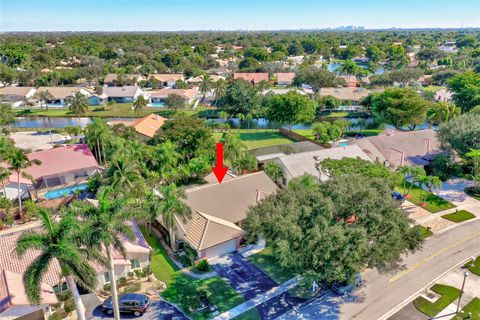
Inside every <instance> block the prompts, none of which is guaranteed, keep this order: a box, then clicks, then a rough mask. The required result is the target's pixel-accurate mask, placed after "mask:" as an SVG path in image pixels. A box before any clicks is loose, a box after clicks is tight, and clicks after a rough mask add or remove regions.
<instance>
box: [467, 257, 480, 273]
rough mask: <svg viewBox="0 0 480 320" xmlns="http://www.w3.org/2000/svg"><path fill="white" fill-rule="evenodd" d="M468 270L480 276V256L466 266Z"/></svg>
mask: <svg viewBox="0 0 480 320" xmlns="http://www.w3.org/2000/svg"><path fill="white" fill-rule="evenodd" d="M466 267H467V269H468V270H469V271H470V272H471V273H474V274H476V275H478V276H480V256H479V257H477V258H476V259H475V260H472V261H469V262H468V263H467V264H466Z"/></svg>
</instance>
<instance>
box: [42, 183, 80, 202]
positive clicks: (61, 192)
mask: <svg viewBox="0 0 480 320" xmlns="http://www.w3.org/2000/svg"><path fill="white" fill-rule="evenodd" d="M87 188H88V186H87V184H86V183H83V184H78V185H76V186H70V187H65V188H60V189H52V190H50V191H48V192H47V193H45V195H44V197H45V198H47V199H58V198H62V197H66V196H71V195H72V194H73V192H74V191H77V190H79V191H85V190H87Z"/></svg>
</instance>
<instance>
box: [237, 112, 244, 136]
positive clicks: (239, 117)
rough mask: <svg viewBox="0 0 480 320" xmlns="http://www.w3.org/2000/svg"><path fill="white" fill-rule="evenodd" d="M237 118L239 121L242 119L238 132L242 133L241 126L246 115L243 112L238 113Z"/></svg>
mask: <svg viewBox="0 0 480 320" xmlns="http://www.w3.org/2000/svg"><path fill="white" fill-rule="evenodd" d="M237 118H238V121H240V124H239V126H238V132H239V133H240V127H241V126H242V122H243V120H245V115H244V114H243V113H237Z"/></svg>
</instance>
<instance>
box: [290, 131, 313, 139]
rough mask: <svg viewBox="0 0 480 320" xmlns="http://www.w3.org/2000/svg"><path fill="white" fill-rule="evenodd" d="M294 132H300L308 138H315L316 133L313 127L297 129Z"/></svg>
mask: <svg viewBox="0 0 480 320" xmlns="http://www.w3.org/2000/svg"><path fill="white" fill-rule="evenodd" d="M293 132H295V133H298V134H299V135H302V136H304V137H306V138H309V139H312V140H315V135H314V134H313V131H312V129H295V130H293Z"/></svg>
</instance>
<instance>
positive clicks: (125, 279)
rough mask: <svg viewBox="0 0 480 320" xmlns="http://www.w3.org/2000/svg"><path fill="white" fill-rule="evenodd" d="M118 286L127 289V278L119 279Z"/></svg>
mask: <svg viewBox="0 0 480 320" xmlns="http://www.w3.org/2000/svg"><path fill="white" fill-rule="evenodd" d="M117 285H118V286H119V287H125V286H126V285H127V278H125V277H120V278H118V280H117Z"/></svg>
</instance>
